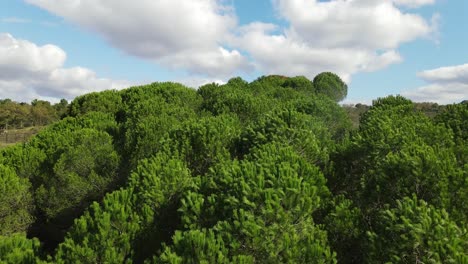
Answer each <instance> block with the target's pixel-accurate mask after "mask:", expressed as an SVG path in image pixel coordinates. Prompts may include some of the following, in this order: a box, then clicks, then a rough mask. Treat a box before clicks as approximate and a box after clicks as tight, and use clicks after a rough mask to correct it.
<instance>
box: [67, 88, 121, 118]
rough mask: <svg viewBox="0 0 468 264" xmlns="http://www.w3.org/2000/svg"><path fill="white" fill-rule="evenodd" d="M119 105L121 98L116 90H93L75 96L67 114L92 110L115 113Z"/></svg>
mask: <svg viewBox="0 0 468 264" xmlns="http://www.w3.org/2000/svg"><path fill="white" fill-rule="evenodd" d="M121 107H122V98H121V96H120V94H119V93H118V92H117V91H115V90H108V91H103V92H94V93H89V94H86V95H82V96H79V97H77V98H75V100H73V101H72V102H71V104H70V109H69V115H70V116H79V115H83V114H85V113H88V112H93V111H94V112H104V113H110V114H116V113H117V112H119V111H120V110H121Z"/></svg>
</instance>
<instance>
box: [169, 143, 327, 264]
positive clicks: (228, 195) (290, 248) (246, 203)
mask: <svg viewBox="0 0 468 264" xmlns="http://www.w3.org/2000/svg"><path fill="white" fill-rule="evenodd" d="M200 184H201V188H200V190H199V191H198V193H195V192H189V193H187V196H186V197H185V198H184V199H183V200H182V207H181V208H180V212H181V214H182V220H183V224H184V227H185V228H188V229H189V230H190V231H188V232H184V233H176V235H175V236H174V238H173V242H174V245H173V246H172V247H168V248H166V251H165V252H164V254H163V255H162V256H163V258H165V259H167V258H168V257H171V258H174V259H179V260H181V261H182V262H185V261H188V262H190V261H208V262H210V261H221V262H228V261H234V259H236V260H238V259H245V260H249V258H247V256H248V257H250V258H251V260H256V261H262V262H266V263H288V262H289V263H329V262H331V263H333V262H334V253H332V251H331V250H330V248H329V246H328V243H327V238H326V232H324V231H323V230H321V229H320V228H319V227H318V226H317V225H316V224H315V223H314V220H313V219H314V217H313V213H314V212H316V211H317V210H318V209H319V208H320V207H321V203H322V201H323V200H326V199H328V197H329V192H328V189H327V188H326V186H325V178H324V177H323V175H322V174H321V173H320V171H319V170H318V168H317V167H315V166H312V165H310V164H309V163H307V161H306V160H304V159H303V158H301V157H300V156H299V155H298V154H296V152H295V151H294V150H293V149H292V148H288V147H283V146H281V145H279V144H268V145H264V146H263V147H262V148H259V149H257V150H256V151H255V152H253V153H252V154H251V155H249V156H248V157H246V159H245V160H244V161H242V162H237V161H234V162H225V163H220V164H219V165H218V166H215V167H214V168H213V169H212V170H210V172H209V173H208V174H207V175H205V176H204V177H202V178H201V183H200ZM205 228H209V229H205ZM201 242H203V243H206V244H200V247H194V248H192V249H189V248H187V247H185V246H188V245H190V244H196V245H198V244H199V243H201ZM181 245H183V246H181ZM187 250H189V251H187ZM218 252H219V254H218ZM176 254H177V255H176ZM176 256H178V258H177V257H176ZM200 256H201V257H202V258H198V259H197V257H200ZM234 262H235V261H234Z"/></svg>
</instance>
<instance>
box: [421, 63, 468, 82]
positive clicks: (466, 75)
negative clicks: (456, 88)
mask: <svg viewBox="0 0 468 264" xmlns="http://www.w3.org/2000/svg"><path fill="white" fill-rule="evenodd" d="M418 76H419V77H421V78H422V79H424V80H426V81H428V82H450V83H454V82H455V83H466V84H468V63H467V64H463V65H458V66H449V67H441V68H437V69H434V70H427V71H423V72H420V73H418Z"/></svg>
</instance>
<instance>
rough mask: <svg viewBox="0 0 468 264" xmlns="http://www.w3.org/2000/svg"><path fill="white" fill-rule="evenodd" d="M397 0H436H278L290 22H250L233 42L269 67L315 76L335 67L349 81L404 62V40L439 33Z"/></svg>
mask: <svg viewBox="0 0 468 264" xmlns="http://www.w3.org/2000/svg"><path fill="white" fill-rule="evenodd" d="M395 2H398V4H399V5H403V4H404V5H411V6H418V5H422V4H429V3H430V2H432V1H390V0H388V1H387V0H380V1H374V0H372V1H371V0H349V1H342V0H331V1H327V2H323V1H316V0H274V1H273V3H274V5H275V7H276V10H277V12H278V13H279V14H280V16H281V17H282V18H284V19H285V20H287V21H288V22H289V27H288V28H285V29H284V28H280V27H278V26H276V25H273V24H265V23H258V22H255V23H251V24H249V25H247V26H243V27H242V28H240V30H239V33H238V37H237V38H235V39H234V40H233V42H234V43H235V45H237V46H238V47H240V48H241V49H244V50H246V51H247V52H248V53H249V55H250V56H251V57H252V58H253V59H254V62H255V64H256V66H257V67H258V68H260V69H261V70H263V71H264V72H266V73H281V74H287V75H305V76H307V77H309V78H313V77H314V76H315V75H316V74H317V73H320V72H322V71H333V72H336V73H337V74H338V75H340V76H341V77H342V78H343V79H344V80H345V81H347V82H349V81H350V79H351V76H352V74H354V73H356V72H370V71H376V70H380V69H383V68H385V67H387V66H388V65H390V64H394V63H399V62H401V61H402V60H403V58H402V57H401V55H400V54H399V53H398V51H397V49H398V47H399V46H400V45H401V44H402V43H405V42H409V41H413V40H415V39H417V38H421V37H430V36H431V34H433V33H434V30H435V25H433V24H431V22H429V21H426V20H425V19H424V18H423V17H421V16H419V15H417V14H412V13H405V12H403V11H402V10H401V9H399V8H398V6H397V5H396V3H395ZM434 21H436V20H434Z"/></svg>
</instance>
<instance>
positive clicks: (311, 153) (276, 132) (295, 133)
mask: <svg viewBox="0 0 468 264" xmlns="http://www.w3.org/2000/svg"><path fill="white" fill-rule="evenodd" d="M244 131H245V132H244V133H243V134H242V141H241V142H240V143H239V146H238V147H239V148H240V153H241V154H245V153H248V152H249V151H250V150H251V149H252V148H254V147H260V146H262V145H264V144H267V143H270V142H284V144H286V145H289V146H293V147H294V149H295V150H296V151H297V152H298V153H300V154H301V155H302V156H303V157H304V158H306V159H307V160H308V161H309V162H311V163H313V164H317V165H323V164H324V163H326V162H327V161H328V154H329V150H330V148H332V141H331V138H330V134H329V132H328V131H327V130H326V127H325V126H324V125H323V124H322V123H321V122H320V121H319V120H317V119H315V118H313V117H312V116H310V115H307V114H303V113H299V112H297V111H295V110H292V109H288V108H285V109H280V110H276V111H272V112H270V113H268V114H266V115H264V116H263V118H261V119H260V120H259V121H257V122H255V123H254V124H252V125H250V126H248V127H247V128H246V129H245V130H244Z"/></svg>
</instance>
